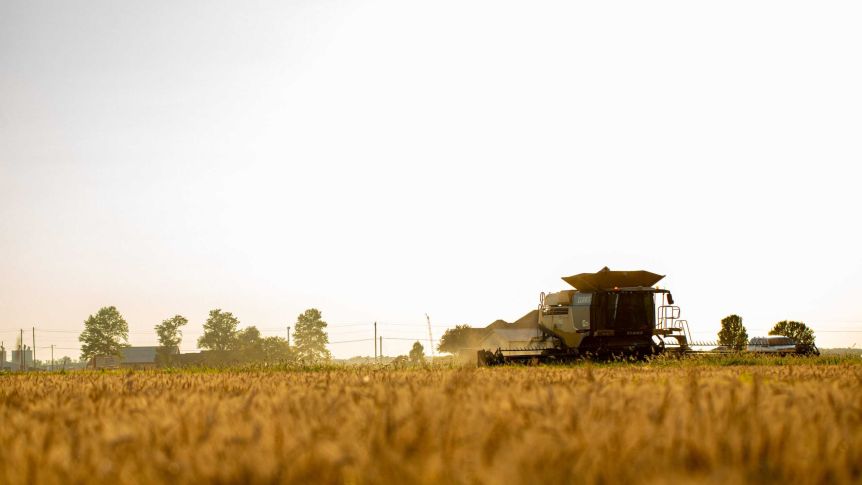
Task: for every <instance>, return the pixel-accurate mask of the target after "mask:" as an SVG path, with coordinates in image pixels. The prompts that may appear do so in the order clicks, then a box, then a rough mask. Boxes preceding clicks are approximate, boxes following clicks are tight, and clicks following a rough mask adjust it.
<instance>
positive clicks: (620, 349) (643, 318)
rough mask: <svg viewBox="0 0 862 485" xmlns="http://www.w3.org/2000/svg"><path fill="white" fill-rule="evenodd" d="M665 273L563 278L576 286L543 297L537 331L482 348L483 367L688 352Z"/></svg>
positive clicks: (684, 330) (690, 344)
mask: <svg viewBox="0 0 862 485" xmlns="http://www.w3.org/2000/svg"><path fill="white" fill-rule="evenodd" d="M662 278H664V276H662V275H657V274H655V273H650V272H648V271H611V270H609V269H608V268H607V267H605V268H602V270H601V271H599V272H598V273H581V274H577V275H574V276H568V277H564V278H563V281H565V282H566V283H568V284H570V285H572V287H574V288H575V289H574V290H563V291H560V292H557V293H551V294H548V295H545V294H544V293H542V294H541V295H540V296H539V308H538V311H537V321H536V323H535V329H536V335H535V337H533V338H532V339H531V340H530V342H529V343H528V344H527V345H525V346H520V347H518V348H497V349H480V350H479V351H478V353H477V360H478V364H479V366H485V365H499V364H504V363H507V362H525V363H526V362H554V361H567V360H574V359H579V358H595V359H608V358H635V359H640V358H645V357H647V356H650V355H658V354H661V353H663V352H670V351H672V352H678V353H688V352H694V347H700V346H706V345H714V344H706V343H694V342H692V340H691V333H690V332H689V328H688V322H687V321H686V320H681V319H680V309H679V307H678V306H676V305H674V301H673V296H672V295H671V293H670V291H668V290H664V289H659V288H656V287H655V285H656V283H658V282H659V281H660V280H661V279H662Z"/></svg>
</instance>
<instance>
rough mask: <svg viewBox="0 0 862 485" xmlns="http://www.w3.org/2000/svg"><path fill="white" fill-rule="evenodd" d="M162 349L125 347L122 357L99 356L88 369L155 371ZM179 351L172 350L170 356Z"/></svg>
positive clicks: (121, 351) (90, 362)
mask: <svg viewBox="0 0 862 485" xmlns="http://www.w3.org/2000/svg"><path fill="white" fill-rule="evenodd" d="M160 349H161V347H159V346H154V347H123V348H122V349H120V355H119V356H116V355H99V356H96V357H95V358H93V359H90V361H89V363H88V365H87V367H88V368H90V369H120V368H123V369H155V368H156V367H158V365H159V350H160ZM178 353H179V349H172V350H171V351H170V352H168V354H170V355H176V354H178Z"/></svg>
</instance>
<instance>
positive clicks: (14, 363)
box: [4, 345, 33, 371]
mask: <svg viewBox="0 0 862 485" xmlns="http://www.w3.org/2000/svg"><path fill="white" fill-rule="evenodd" d="M9 353H10V354H11V355H10V358H11V360H10V362H9V364H8V365H9V369H11V370H13V371H20V370H22V369H21V357H22V351H21V350H13V351H11V352H9ZM23 357H24V369H23V370H27V369H32V368H33V350H32V349H31V348H30V347H27V346H26V345H25V346H24V350H23ZM4 361H5V359H4Z"/></svg>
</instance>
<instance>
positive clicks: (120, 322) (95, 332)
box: [78, 306, 129, 360]
mask: <svg viewBox="0 0 862 485" xmlns="http://www.w3.org/2000/svg"><path fill="white" fill-rule="evenodd" d="M78 340H79V341H80V342H81V358H82V359H87V360H88V359H91V358H93V357H95V356H97V355H116V356H119V355H120V349H122V348H123V347H127V346H128V345H129V343H128V342H129V324H128V323H126V321H125V320H124V319H123V316H122V315H120V312H119V311H117V308H116V307H112V306H108V307H103V308H100V309H99V311H98V312H96V314H95V315H90V316H89V318H87V320H85V321H84V331H83V332H81V335H80V336H79V337H78Z"/></svg>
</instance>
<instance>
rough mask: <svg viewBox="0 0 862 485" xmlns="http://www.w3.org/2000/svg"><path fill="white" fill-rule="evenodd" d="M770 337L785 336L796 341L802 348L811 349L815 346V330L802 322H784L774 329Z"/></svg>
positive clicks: (776, 325)
mask: <svg viewBox="0 0 862 485" xmlns="http://www.w3.org/2000/svg"><path fill="white" fill-rule="evenodd" d="M769 335H784V336H785V337H790V338H792V339H793V340H795V341H796V344H797V345H799V346H800V347H804V348H810V347H813V346H814V330H811V329H810V328H808V325H805V324H804V323H802V322H795V321H792V320H791V321H788V320H782V321H780V322H778V323H776V324H775V326H774V327H772V330H770V331H769Z"/></svg>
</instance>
